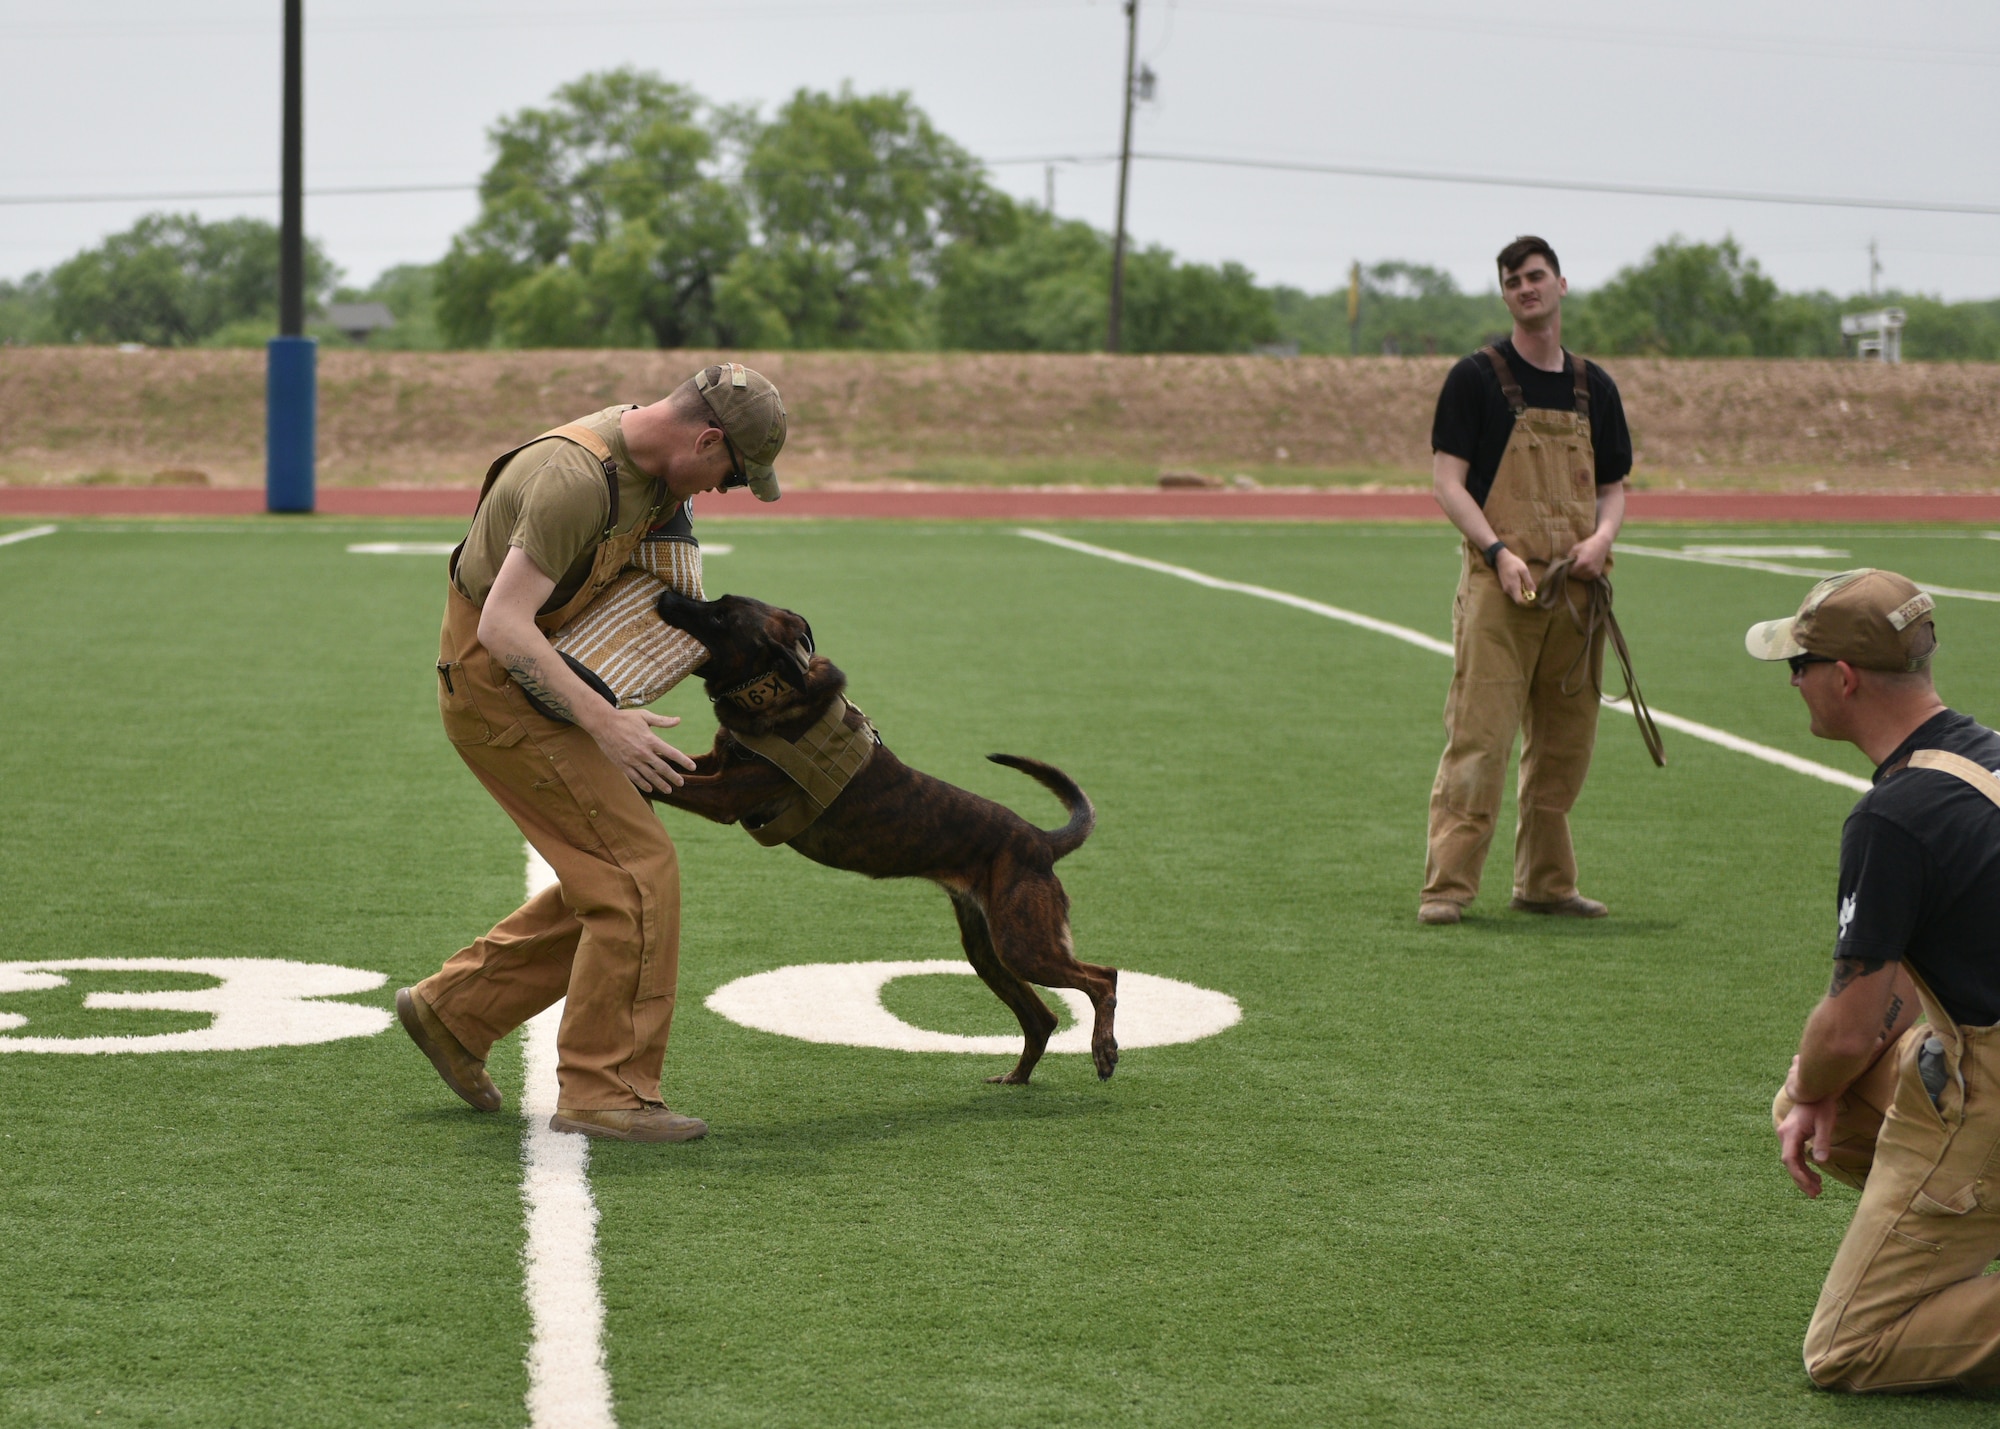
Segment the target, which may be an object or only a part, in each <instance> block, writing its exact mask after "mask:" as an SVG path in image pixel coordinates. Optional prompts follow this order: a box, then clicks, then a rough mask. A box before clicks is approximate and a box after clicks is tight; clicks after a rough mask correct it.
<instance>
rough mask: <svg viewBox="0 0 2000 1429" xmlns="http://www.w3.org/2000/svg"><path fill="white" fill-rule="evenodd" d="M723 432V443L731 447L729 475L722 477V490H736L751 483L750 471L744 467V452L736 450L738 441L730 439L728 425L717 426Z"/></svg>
mask: <svg viewBox="0 0 2000 1429" xmlns="http://www.w3.org/2000/svg"><path fill="white" fill-rule="evenodd" d="M716 430H717V431H719V432H721V433H722V444H723V446H725V447H727V448H728V449H729V475H727V476H725V477H723V478H722V490H724V491H734V490H736V489H737V488H738V487H740V486H748V485H749V484H750V473H749V472H747V471H745V470H744V469H743V453H741V452H739V451H738V450H736V443H735V442H733V441H731V440H730V439H729V429H728V428H727V427H717V428H716Z"/></svg>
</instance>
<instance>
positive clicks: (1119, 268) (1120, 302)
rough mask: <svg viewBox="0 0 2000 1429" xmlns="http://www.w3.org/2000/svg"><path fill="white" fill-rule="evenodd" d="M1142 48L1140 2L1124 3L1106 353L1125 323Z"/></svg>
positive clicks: (1112, 349) (1115, 346) (1128, 0)
mask: <svg viewBox="0 0 2000 1429" xmlns="http://www.w3.org/2000/svg"><path fill="white" fill-rule="evenodd" d="M1138 49H1139V0H1125V133H1124V137H1123V138H1122V139H1120V140H1119V142H1118V234H1117V236H1116V237H1115V238H1113V239H1112V240H1111V326H1110V330H1109V332H1108V333H1107V334H1106V336H1105V340H1104V350H1105V351H1106V352H1116V351H1118V343H1119V331H1118V330H1119V328H1120V327H1122V326H1123V325H1124V320H1125V195H1126V193H1127V191H1128V190H1129V189H1130V188H1131V186H1132V98H1133V95H1132V66H1133V64H1134V62H1135V60H1136V57H1137V55H1138Z"/></svg>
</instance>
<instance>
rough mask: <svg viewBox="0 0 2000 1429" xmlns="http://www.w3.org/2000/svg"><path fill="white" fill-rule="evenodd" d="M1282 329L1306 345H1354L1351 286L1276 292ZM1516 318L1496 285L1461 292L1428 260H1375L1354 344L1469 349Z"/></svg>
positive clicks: (1333, 348)
mask: <svg viewBox="0 0 2000 1429" xmlns="http://www.w3.org/2000/svg"><path fill="white" fill-rule="evenodd" d="M1272 297H1273V301H1274V304H1275V308H1276V312H1277V319H1278V329H1279V331H1280V333H1281V334H1282V335H1283V336H1284V337H1285V339H1286V340H1288V341H1291V342H1296V343H1298V345H1299V351H1301V352H1320V353H1344V352H1347V351H1349V350H1350V347H1349V340H1350V333H1349V331H1348V325H1347V289H1345V288H1336V289H1334V290H1333V291H1332V292H1330V293H1319V294H1309V293H1305V292H1302V291H1300V290H1299V289H1297V288H1278V289H1275V290H1274V291H1273V294H1272ZM1511 323H1512V319H1510V318H1509V317H1508V316H1507V307H1506V305H1505V304H1504V303H1502V302H1501V301H1500V294H1499V292H1498V290H1497V289H1488V290H1487V291H1486V292H1483V293H1467V292H1464V291H1462V290H1461V289H1460V288H1459V286H1458V283H1457V280H1456V279H1454V278H1453V277H1452V276H1451V274H1449V273H1446V272H1444V271H1443V270H1442V269H1438V268H1431V267H1428V266H1426V265H1424V264H1422V263H1404V262H1387V263H1375V264H1371V265H1370V266H1368V267H1366V268H1364V269H1363V270H1362V272H1361V320H1360V323H1359V328H1358V331H1357V332H1355V333H1354V334H1352V337H1353V344H1352V350H1354V351H1357V352H1366V353H1378V352H1379V353H1390V354H1395V353H1410V354H1417V353H1436V352H1443V353H1466V352H1471V351H1472V350H1473V349H1474V348H1477V347H1479V346H1480V345H1481V344H1482V343H1484V342H1485V341H1486V340H1487V339H1488V338H1490V337H1491V336H1493V334H1495V333H1505V332H1506V331H1507V330H1508V328H1509V326H1510V325H1511Z"/></svg>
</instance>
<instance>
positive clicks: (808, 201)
mask: <svg viewBox="0 0 2000 1429" xmlns="http://www.w3.org/2000/svg"><path fill="white" fill-rule="evenodd" d="M742 132H743V134H744V137H745V138H746V140H747V153H746V156H745V168H744V176H743V183H744V189H745V192H746V194H747V197H748V201H749V204H750V208H751V212H752V214H753V215H754V220H755V226H756V231H757V236H758V239H759V242H758V244H757V246H755V247H754V248H748V249H745V250H744V251H743V252H742V253H740V254H739V255H737V258H736V261H735V262H734V263H733V264H732V265H731V267H730V270H729V272H728V274H727V275H726V276H725V278H724V279H723V281H722V283H721V285H720V289H719V292H718V297H717V305H718V308H719V310H720V312H721V315H722V320H723V325H724V327H725V328H726V329H727V330H728V331H729V332H730V334H731V335H732V337H733V338H734V340H735V341H736V342H738V343H741V344H743V345H746V346H779V347H820V348H827V347H869V348H907V347H919V346H925V345H927V342H928V338H929V332H928V331H927V327H928V324H927V318H928V297H929V292H930V288H931V286H932V284H933V283H934V282H935V281H936V279H937V276H938V272H939V264H940V259H941V255H942V253H943V251H944V249H945V248H946V247H947V246H948V245H949V244H951V243H953V242H955V241H957V242H963V241H975V242H977V241H981V240H985V239H991V238H995V237H998V236H1001V235H1002V234H1004V233H1005V232H1006V231H1007V229H1008V227H1009V220H1010V208H1009V205H1008V204H1007V203H1006V201H1005V200H1004V198H1003V197H1002V196H1001V195H999V194H997V193H996V192H995V191H994V190H993V189H992V188H991V186H990V185H988V184H987V182H986V179H985V175H984V173H983V172H982V170H981V169H980V166H979V163H978V161H977V160H975V159H974V158H973V157H972V156H971V155H970V154H968V153H967V152H966V151H965V150H964V149H962V148H960V147H959V146H958V145H957V144H955V143H953V142H952V141H951V140H950V139H947V138H946V137H945V136H944V135H943V134H941V133H939V132H938V130H937V129H936V127H935V126H934V125H932V123H931V121H930V119H929V118H928V116H926V115H925V114H924V112H923V111H922V110H921V109H919V108H917V106H916V105H915V104H913V103H912V102H911V100H910V96H909V95H908V94H873V95H859V94H856V93H855V92H854V91H853V89H852V88H851V87H846V86H843V87H842V89H841V91H840V92H839V93H838V94H826V93H821V92H817V91H813V90H805V89H802V90H800V91H798V93H796V94H794V95H793V96H792V98H791V99H790V100H789V101H788V102H787V103H786V104H785V106H784V108H782V109H781V110H779V112H778V115H777V117H776V118H775V119H773V120H772V121H771V122H770V123H768V124H765V123H761V122H759V121H757V120H755V119H754V118H746V119H745V120H744V121H743V123H742Z"/></svg>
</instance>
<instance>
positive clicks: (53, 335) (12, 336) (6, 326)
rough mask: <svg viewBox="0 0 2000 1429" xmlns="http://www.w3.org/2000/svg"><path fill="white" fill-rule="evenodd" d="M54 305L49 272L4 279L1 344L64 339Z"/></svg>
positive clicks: (0, 285) (0, 301)
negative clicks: (56, 324) (61, 335)
mask: <svg viewBox="0 0 2000 1429" xmlns="http://www.w3.org/2000/svg"><path fill="white" fill-rule="evenodd" d="M54 306H55V296H54V294H53V293H52V292H51V291H50V287H49V280H48V275H47V274H45V273H30V274H28V276H27V277H25V278H23V279H21V280H20V281H19V282H8V281H5V280H4V279H0V346H5V347H21V346H25V345H27V344H29V343H37V342H56V341H60V335H59V334H58V333H57V331H56V326H55V313H54Z"/></svg>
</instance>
